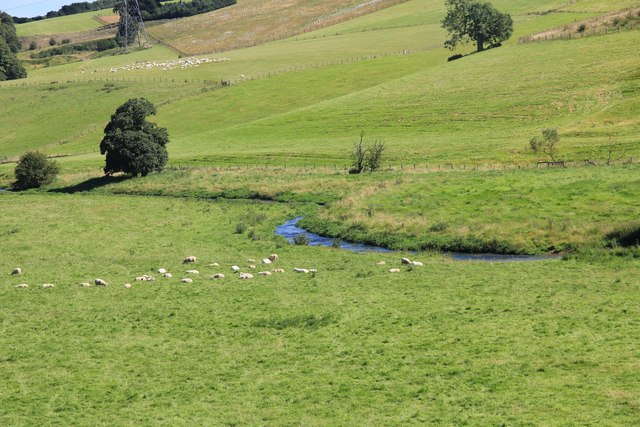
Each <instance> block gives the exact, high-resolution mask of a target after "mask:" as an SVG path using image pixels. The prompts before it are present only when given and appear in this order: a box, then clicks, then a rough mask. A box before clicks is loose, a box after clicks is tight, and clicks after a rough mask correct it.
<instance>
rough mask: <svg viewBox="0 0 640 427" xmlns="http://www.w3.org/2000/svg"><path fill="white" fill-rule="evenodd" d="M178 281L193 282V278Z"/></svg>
mask: <svg viewBox="0 0 640 427" xmlns="http://www.w3.org/2000/svg"><path fill="white" fill-rule="evenodd" d="M180 282H182V283H193V279H189V278H188V277H187V278H185V279H182V280H180Z"/></svg>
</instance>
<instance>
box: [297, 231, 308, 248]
mask: <svg viewBox="0 0 640 427" xmlns="http://www.w3.org/2000/svg"><path fill="white" fill-rule="evenodd" d="M293 243H294V244H295V245H298V246H307V245H308V244H309V236H307V234H306V233H300V234H296V235H295V236H293Z"/></svg>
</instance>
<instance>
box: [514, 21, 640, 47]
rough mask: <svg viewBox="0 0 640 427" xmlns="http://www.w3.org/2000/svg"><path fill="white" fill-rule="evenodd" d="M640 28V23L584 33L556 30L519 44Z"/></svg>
mask: <svg viewBox="0 0 640 427" xmlns="http://www.w3.org/2000/svg"><path fill="white" fill-rule="evenodd" d="M638 28H640V25H638V23H633V24H630V25H629V26H626V27H616V28H609V27H606V26H603V27H593V28H587V29H585V30H584V31H578V30H570V29H569V30H565V29H560V28H559V29H556V31H554V30H551V31H548V32H547V33H545V34H530V35H527V36H522V37H520V38H519V39H518V43H523V44H524V43H541V42H545V41H556V40H576V39H581V38H585V37H593V36H604V35H607V34H614V33H621V32H625V31H633V30H637V29H638Z"/></svg>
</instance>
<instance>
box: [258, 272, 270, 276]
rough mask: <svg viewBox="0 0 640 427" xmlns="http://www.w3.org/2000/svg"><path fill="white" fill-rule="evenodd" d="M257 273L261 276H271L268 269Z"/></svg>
mask: <svg viewBox="0 0 640 427" xmlns="http://www.w3.org/2000/svg"><path fill="white" fill-rule="evenodd" d="M258 274H260V275H261V276H271V272H270V271H261V272H259V273H258Z"/></svg>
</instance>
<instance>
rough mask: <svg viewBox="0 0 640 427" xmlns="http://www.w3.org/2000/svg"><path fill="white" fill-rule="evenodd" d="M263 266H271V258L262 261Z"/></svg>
mask: <svg viewBox="0 0 640 427" xmlns="http://www.w3.org/2000/svg"><path fill="white" fill-rule="evenodd" d="M262 263H263V264H271V260H270V259H269V258H265V259H263V260H262Z"/></svg>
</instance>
